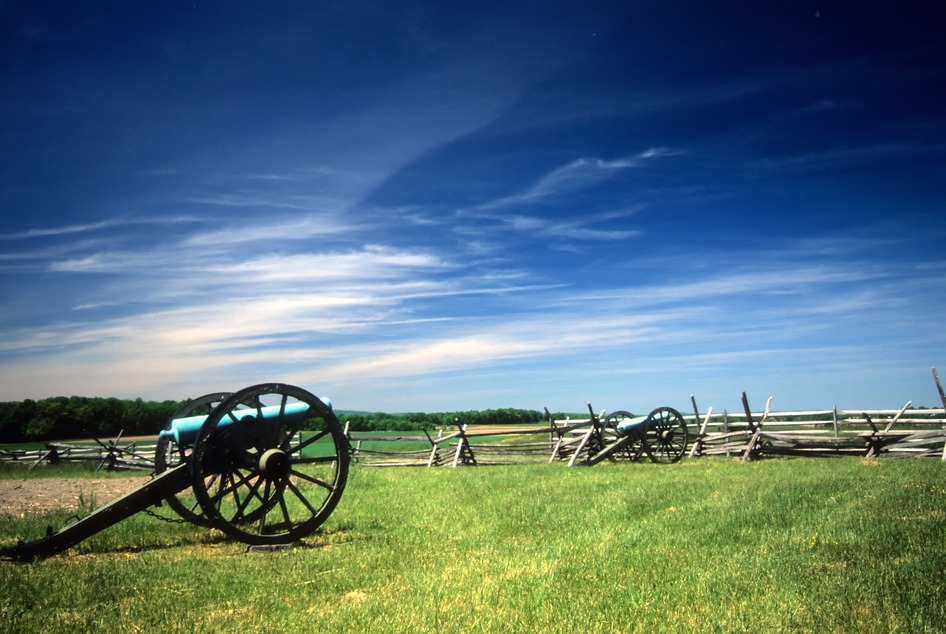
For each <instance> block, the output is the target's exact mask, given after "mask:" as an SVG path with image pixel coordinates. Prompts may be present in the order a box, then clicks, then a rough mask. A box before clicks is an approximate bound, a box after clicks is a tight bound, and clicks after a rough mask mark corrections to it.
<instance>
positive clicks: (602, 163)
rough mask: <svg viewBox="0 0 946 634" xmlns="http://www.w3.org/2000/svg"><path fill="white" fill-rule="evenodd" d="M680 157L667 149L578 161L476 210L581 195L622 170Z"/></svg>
mask: <svg viewBox="0 0 946 634" xmlns="http://www.w3.org/2000/svg"><path fill="white" fill-rule="evenodd" d="M677 153H678V152H676V151H674V150H671V149H668V148H650V149H648V150H645V151H643V152H641V153H640V154H637V155H636V156H629V157H625V158H619V159H614V160H610V161H609V160H603V159H599V158H595V157H581V158H577V159H575V160H574V161H572V162H571V163H568V164H566V165H562V166H561V167H557V168H555V169H554V170H552V171H550V172H548V173H547V174H545V175H543V176H542V177H540V178H539V179H538V180H537V181H536V182H535V183H533V184H532V185H531V186H530V187H528V188H527V189H526V190H525V191H522V192H519V193H516V194H512V195H510V196H505V197H503V198H499V199H496V200H492V201H489V202H486V203H483V204H482V205H479V206H478V207H477V209H479V210H484V211H485V210H492V209H498V208H501V207H508V206H510V205H516V204H521V203H526V202H531V201H535V200H539V199H543V198H548V197H550V196H554V195H562V194H567V193H570V192H574V191H580V190H583V189H587V188H589V187H592V186H594V185H597V184H599V183H602V182H604V181H606V180H608V179H609V178H612V177H613V176H615V175H616V174H617V173H619V172H620V171H622V170H626V169H632V168H637V167H640V166H641V165H643V164H644V162H645V161H649V160H652V159H655V158H659V157H663V156H672V155H674V154H677Z"/></svg>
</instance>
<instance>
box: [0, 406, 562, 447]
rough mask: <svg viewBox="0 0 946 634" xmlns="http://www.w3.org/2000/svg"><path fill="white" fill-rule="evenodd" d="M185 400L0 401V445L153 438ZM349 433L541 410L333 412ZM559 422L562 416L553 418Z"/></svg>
mask: <svg viewBox="0 0 946 634" xmlns="http://www.w3.org/2000/svg"><path fill="white" fill-rule="evenodd" d="M185 403H187V401H186V400H185V401H161V402H157V401H144V400H142V399H140V398H138V399H134V400H127V399H126V400H123V399H118V398H99V397H84V396H69V397H65V396H57V397H54V398H47V399H41V400H38V401H33V400H30V399H27V400H25V401H22V402H17V401H9V402H0V443H19V442H40V441H49V440H65V439H69V438H89V437H95V438H99V439H112V438H115V437H117V436H118V434H119V433H121V434H122V435H124V436H152V435H153V436H156V435H157V434H158V432H159V431H160V430H161V429H163V428H164V425H165V424H166V423H167V421H168V419H169V418H170V417H171V415H172V414H174V412H176V411H177V410H178V409H180V408H181V407H183V405H184V404H185ZM337 416H338V418H339V420H340V421H341V422H342V424H344V423H346V422H347V423H348V424H349V429H350V430H351V431H420V430H432V429H436V428H438V427H452V426H453V425H454V424H455V422H456V421H459V422H460V424H472V423H476V424H485V425H509V424H534V423H540V422H542V421H544V420H545V415H544V414H543V413H542V412H538V411H535V410H526V409H514V408H504V409H487V410H468V411H459V412H441V413H424V412H411V413H403V414H388V413H384V412H345V411H340V412H337ZM555 417H556V418H564V417H565V415H564V414H561V415H559V414H556V415H555Z"/></svg>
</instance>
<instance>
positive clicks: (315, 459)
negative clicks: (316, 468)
mask: <svg viewBox="0 0 946 634" xmlns="http://www.w3.org/2000/svg"><path fill="white" fill-rule="evenodd" d="M336 460H338V456H312V457H311V458H299V459H297V460H293V461H292V464H323V463H328V462H335V461H336Z"/></svg>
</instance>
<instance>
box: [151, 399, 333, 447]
mask: <svg viewBox="0 0 946 634" xmlns="http://www.w3.org/2000/svg"><path fill="white" fill-rule="evenodd" d="M323 402H324V401H323ZM309 409H310V407H309V405H308V404H307V403H290V404H288V405H285V406H284V407H281V406H279V405H270V406H268V407H260V408H256V409H253V408H246V409H238V410H233V411H232V412H230V414H229V415H228V416H227V417H226V418H223V419H221V420H220V422H219V423H217V430H222V429H226V428H227V427H229V426H231V425H232V424H233V423H235V422H238V421H243V420H246V419H247V418H249V417H252V418H253V419H256V420H259V419H262V420H267V421H269V420H276V419H278V418H280V417H283V419H284V420H286V421H287V422H295V421H298V420H300V419H304V418H305V417H306V416H307V415H308V413H309ZM206 420H207V416H186V417H184V418H176V419H174V420H172V421H171V424H170V426H169V427H170V429H162V430H161V432H160V433H159V434H158V437H159V438H171V439H173V440H174V442H175V443H177V444H178V445H181V446H190V445H193V444H194V441H195V440H196V439H197V434H198V433H199V432H200V428H201V427H203V425H204V422H205V421H206Z"/></svg>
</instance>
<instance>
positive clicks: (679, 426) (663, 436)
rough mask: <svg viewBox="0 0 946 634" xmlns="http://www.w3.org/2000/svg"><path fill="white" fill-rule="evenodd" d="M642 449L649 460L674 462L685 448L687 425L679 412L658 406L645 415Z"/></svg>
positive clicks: (681, 455)
mask: <svg viewBox="0 0 946 634" xmlns="http://www.w3.org/2000/svg"><path fill="white" fill-rule="evenodd" d="M645 425H646V431H645V432H644V451H646V452H647V456H648V457H649V458H650V460H651V462H664V463H670V462H676V461H677V460H679V459H680V458H682V457H683V454H684V452H685V451H686V448H687V426H686V422H685V421H684V420H683V416H681V415H680V412H678V411H677V410H675V409H673V408H672V407H658V408H657V409H655V410H654V411H652V412H651V413H650V414H648V416H647V421H646V422H645Z"/></svg>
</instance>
